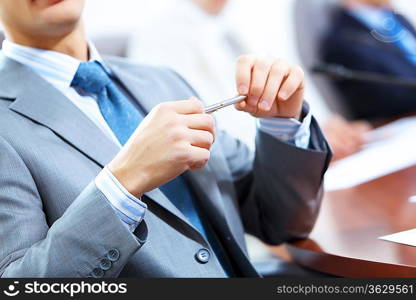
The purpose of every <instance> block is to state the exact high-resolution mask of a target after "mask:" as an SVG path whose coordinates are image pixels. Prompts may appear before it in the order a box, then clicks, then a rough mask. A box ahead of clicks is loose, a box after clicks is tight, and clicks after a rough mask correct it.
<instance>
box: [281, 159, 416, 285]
mask: <svg viewBox="0 0 416 300" xmlns="http://www.w3.org/2000/svg"><path fill="white" fill-rule="evenodd" d="M415 195H416V166H414V167H412V168H409V169H406V170H403V171H400V172H397V173H394V174H391V175H388V176H385V177H382V178H380V179H377V180H375V181H372V182H369V183H366V184H363V185H360V186H357V187H354V188H350V189H347V190H342V191H335V192H329V193H327V194H326V195H325V197H324V200H323V204H322V210H321V212H320V215H319V218H318V221H317V223H316V225H315V228H314V230H313V231H312V234H311V236H310V238H309V239H307V240H304V241H300V242H296V243H294V244H291V245H288V251H289V253H290V255H291V256H292V258H293V259H294V260H295V261H296V262H297V263H299V264H301V265H303V266H306V267H308V268H311V269H314V270H317V271H321V272H325V273H328V274H332V275H337V276H342V277H416V247H411V246H406V245H400V244H395V243H391V242H386V241H381V240H378V237H380V236H384V235H387V234H393V233H397V232H400V231H404V230H409V229H415V228H416V203H410V202H409V198H410V197H412V196H415Z"/></svg>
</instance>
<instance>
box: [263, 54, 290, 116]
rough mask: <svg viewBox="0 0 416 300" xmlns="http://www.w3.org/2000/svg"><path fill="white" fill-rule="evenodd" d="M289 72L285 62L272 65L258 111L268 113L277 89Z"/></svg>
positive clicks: (280, 61)
mask: <svg viewBox="0 0 416 300" xmlns="http://www.w3.org/2000/svg"><path fill="white" fill-rule="evenodd" d="M289 72H290V66H289V64H288V63H286V62H285V61H282V60H279V61H276V62H275V63H273V65H272V66H271V69H270V74H269V77H268V79H267V83H266V87H265V89H264V92H263V95H262V96H261V99H260V102H259V109H260V110H263V111H269V110H270V109H271V108H272V106H273V103H274V101H275V99H276V98H277V93H278V92H279V90H278V87H280V86H281V85H282V82H283V80H284V79H285V78H286V76H287V75H288V74H289Z"/></svg>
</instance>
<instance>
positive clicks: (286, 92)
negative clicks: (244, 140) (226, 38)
mask: <svg viewBox="0 0 416 300" xmlns="http://www.w3.org/2000/svg"><path fill="white" fill-rule="evenodd" d="M237 87H238V90H239V93H240V94H242V95H247V96H248V98H247V100H246V101H245V102H241V103H239V104H237V105H236V106H235V107H236V109H237V110H241V111H245V112H248V113H250V114H252V115H255V116H259V115H264V113H269V114H273V113H276V112H277V111H279V112H280V113H281V114H282V115H284V116H286V115H292V114H295V113H296V114H297V113H298V110H299V107H301V105H302V101H303V99H300V98H303V97H302V95H301V94H297V92H299V91H303V89H304V73H303V71H302V69H301V68H300V67H298V66H291V65H289V64H288V63H287V62H285V61H284V60H274V59H269V58H256V57H255V56H250V55H248V56H242V57H240V58H239V60H238V62H237ZM246 87H248V92H247V89H246ZM296 95H299V97H298V96H296ZM295 96H296V97H295ZM290 99H294V100H296V102H293V105H286V106H285V107H284V108H285V109H280V110H277V109H274V108H275V104H276V105H278V102H279V101H281V102H284V101H287V100H290ZM298 100H299V101H298ZM300 100H302V101H300ZM266 115H267V114H266Z"/></svg>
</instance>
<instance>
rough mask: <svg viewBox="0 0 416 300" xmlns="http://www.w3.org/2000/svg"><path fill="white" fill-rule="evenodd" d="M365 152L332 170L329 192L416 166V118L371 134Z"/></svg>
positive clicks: (334, 165) (339, 163)
mask: <svg viewBox="0 0 416 300" xmlns="http://www.w3.org/2000/svg"><path fill="white" fill-rule="evenodd" d="M367 141H368V143H367V145H366V146H365V147H364V149H363V150H362V151H361V152H359V153H357V154H355V155H352V156H350V157H347V158H346V159H343V160H341V161H339V162H336V163H335V164H333V165H332V166H331V168H330V169H329V170H328V172H327V174H326V176H325V189H326V190H327V191H332V190H340V189H346V188H350V187H353V186H356V185H359V184H362V183H365V182H368V181H371V180H374V179H376V178H379V177H382V176H385V175H388V174H391V173H394V172H397V171H399V170H402V169H405V168H408V167H411V166H413V165H415V164H416V118H406V119H402V120H400V121H397V122H394V123H392V124H390V125H387V126H385V127H381V128H379V129H376V130H374V131H372V132H370V133H369V134H368V136H367Z"/></svg>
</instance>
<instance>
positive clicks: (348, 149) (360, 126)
mask: <svg viewBox="0 0 416 300" xmlns="http://www.w3.org/2000/svg"><path fill="white" fill-rule="evenodd" d="M371 129H372V127H371V125H370V124H369V123H367V122H363V121H356V122H349V121H347V120H345V119H344V118H342V117H341V116H332V117H331V118H330V119H328V121H327V122H325V124H323V126H322V130H323V132H324V134H325V136H326V138H327V140H328V143H329V144H330V145H331V148H332V150H333V152H334V158H333V160H334V161H336V160H339V159H342V158H345V157H347V156H350V155H352V154H354V153H357V152H358V151H360V149H361V148H362V146H363V145H364V143H365V133H367V132H368V131H369V130H371Z"/></svg>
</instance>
